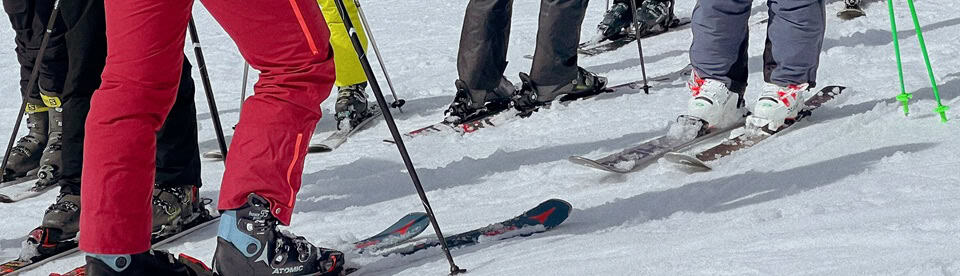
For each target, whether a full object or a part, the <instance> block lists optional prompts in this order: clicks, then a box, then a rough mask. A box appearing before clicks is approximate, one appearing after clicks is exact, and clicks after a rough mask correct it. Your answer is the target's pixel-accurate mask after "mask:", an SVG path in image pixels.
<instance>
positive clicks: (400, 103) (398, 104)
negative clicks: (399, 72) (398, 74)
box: [354, 0, 407, 113]
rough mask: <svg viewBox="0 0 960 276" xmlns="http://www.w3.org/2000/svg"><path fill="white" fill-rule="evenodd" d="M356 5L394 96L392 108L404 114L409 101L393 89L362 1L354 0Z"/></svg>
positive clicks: (361, 22)
mask: <svg viewBox="0 0 960 276" xmlns="http://www.w3.org/2000/svg"><path fill="white" fill-rule="evenodd" d="M354 3H355V4H357V13H359V14H360V24H361V25H363V29H364V30H365V31H366V32H367V37H370V44H372V45H373V53H374V54H376V55H377V62H378V63H380V70H382V71H383V77H384V78H386V79H387V86H388V87H390V93H391V94H393V103H391V104H390V106H392V107H394V108H396V109H397V110H400V113H403V109H402V108H400V107H402V106H403V104H405V103H407V101H405V100H403V99H401V98H398V97H397V90H396V89H393V81H391V80H390V74H389V73H387V66H385V65H383V57H381V56H380V47H377V40H376V39H374V38H373V30H371V28H370V23H368V22H369V21H367V15H366V14H364V13H363V7H360V0H354Z"/></svg>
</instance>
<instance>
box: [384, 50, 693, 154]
mask: <svg viewBox="0 0 960 276" xmlns="http://www.w3.org/2000/svg"><path fill="white" fill-rule="evenodd" d="M690 72H692V67H691V66H690V65H687V66H685V67H684V68H683V69H680V70H678V71H674V72H670V73H667V74H664V75H661V76H656V77H651V78H649V79H648V80H647V82H648V85H651V87H652V85H654V84H658V83H672V82H674V81H676V80H678V79H683V78H685V77H689V76H690ZM642 89H643V81H642V80H639V81H633V82H629V83H624V84H620V85H616V86H611V87H607V88H606V90H604V91H603V92H601V93H597V94H590V95H578V96H576V97H574V96H563V97H561V98H560V100H559V101H560V103H561V104H566V103H569V102H572V101H576V100H587V99H590V98H592V97H595V96H598V95H602V94H605V93H618V92H622V91H625V90H642ZM517 115H520V112H518V111H517V110H516V109H513V108H507V109H504V110H500V111H496V112H491V113H486V114H481V115H479V116H475V117H474V118H472V119H469V120H466V122H464V123H460V124H450V123H447V122H440V123H436V124H433V125H429V126H426V127H422V128H418V129H416V130H413V131H410V132H408V133H404V134H403V137H405V138H416V137H420V136H430V135H437V134H444V133H449V134H454V133H455V134H459V135H461V136H462V135H466V134H469V133H473V132H475V131H477V130H480V129H484V128H491V127H495V126H499V125H502V124H505V123H509V122H512V121H515V120H517V119H520V118H522V117H520V116H517ZM383 142H385V143H394V142H393V140H392V139H385V140H383Z"/></svg>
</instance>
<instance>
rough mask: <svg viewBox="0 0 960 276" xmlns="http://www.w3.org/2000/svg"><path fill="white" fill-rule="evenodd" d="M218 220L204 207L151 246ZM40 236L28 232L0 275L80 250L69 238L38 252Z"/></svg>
mask: <svg viewBox="0 0 960 276" xmlns="http://www.w3.org/2000/svg"><path fill="white" fill-rule="evenodd" d="M211 202H213V200H211V199H204V206H209V205H210V203H211ZM213 213H214V214H217V213H216V212H213ZM219 220H220V216H219V214H218V215H211V212H210V211H209V210H207V209H206V207H205V208H204V212H202V213H201V214H199V215H198V216H197V217H196V218H194V219H193V220H192V221H191V222H190V223H188V224H186V225H184V226H183V229H182V230H180V231H179V232H176V233H173V234H166V235H162V236H160V235H158V236H155V237H153V238H152V239H153V246H152V247H153V248H157V247H159V246H163V245H165V244H168V243H170V242H173V241H175V240H177V239H180V238H181V237H184V236H186V235H189V234H190V233H192V232H194V231H196V230H199V229H203V228H205V227H207V226H209V225H211V224H214V223H216V222H217V221H219ZM41 236H42V232H41V231H36V230H35V231H32V232H30V237H29V238H27V240H26V241H24V242H23V247H24V248H23V249H21V252H20V257H19V258H17V259H15V260H12V261H8V262H6V263H3V264H0V276H13V275H17V274H19V273H21V272H24V271H28V270H31V269H35V268H37V267H40V266H42V265H44V264H46V263H48V262H50V261H53V260H57V259H60V258H63V257H66V256H69V255H72V254H74V253H77V252H80V248H79V247H77V241H76V240H71V241H65V242H61V243H59V244H57V246H56V247H57V249H56V252H54V253H50V254H42V255H41V254H39V253H38V252H36V249H35V248H36V247H37V246H40V245H39V244H38V241H40V240H42V239H43V238H42V237H41Z"/></svg>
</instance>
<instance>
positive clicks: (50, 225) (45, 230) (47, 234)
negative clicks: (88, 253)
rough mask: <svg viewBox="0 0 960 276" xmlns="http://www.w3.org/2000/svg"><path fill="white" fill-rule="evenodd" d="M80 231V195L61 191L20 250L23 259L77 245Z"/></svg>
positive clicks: (50, 253)
mask: <svg viewBox="0 0 960 276" xmlns="http://www.w3.org/2000/svg"><path fill="white" fill-rule="evenodd" d="M78 232H80V195H72V194H67V193H61V194H60V195H59V196H57V202H56V203H54V204H53V205H50V207H48V208H47V211H46V213H44V215H43V222H41V224H40V227H37V228H36V229H34V230H33V231H30V235H29V236H28V237H27V240H26V241H24V242H23V248H22V250H21V251H20V259H21V260H34V259H40V258H42V257H46V256H51V255H55V254H58V253H60V252H63V251H64V250H67V249H70V248H73V247H75V246H76V245H77V233H78Z"/></svg>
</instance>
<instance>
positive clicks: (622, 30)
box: [592, 0, 633, 43]
mask: <svg viewBox="0 0 960 276" xmlns="http://www.w3.org/2000/svg"><path fill="white" fill-rule="evenodd" d="M628 1H629V0H628ZM630 20H633V12H631V11H630V5H628V4H627V3H615V4H613V7H610V10H608V11H607V13H606V14H604V15H603V20H602V21H600V25H597V35H596V36H594V38H593V39H592V41H593V42H594V43H599V42H601V41H604V40H617V39H620V38H622V37H625V36H627V29H628V28H630Z"/></svg>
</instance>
